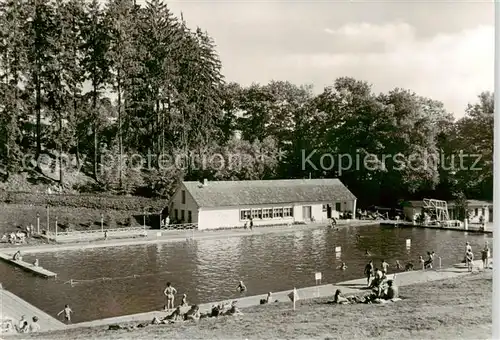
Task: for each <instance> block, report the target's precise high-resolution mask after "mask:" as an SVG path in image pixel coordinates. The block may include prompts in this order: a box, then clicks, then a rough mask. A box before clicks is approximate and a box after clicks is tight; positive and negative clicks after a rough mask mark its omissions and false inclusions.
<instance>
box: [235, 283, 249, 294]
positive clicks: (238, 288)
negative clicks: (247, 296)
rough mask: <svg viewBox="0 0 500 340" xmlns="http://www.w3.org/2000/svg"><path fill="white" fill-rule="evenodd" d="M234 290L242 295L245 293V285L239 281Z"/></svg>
mask: <svg viewBox="0 0 500 340" xmlns="http://www.w3.org/2000/svg"><path fill="white" fill-rule="evenodd" d="M236 289H237V290H238V291H239V292H240V293H244V292H246V291H247V287H246V286H245V284H244V283H243V281H240V283H239V284H238V287H236Z"/></svg>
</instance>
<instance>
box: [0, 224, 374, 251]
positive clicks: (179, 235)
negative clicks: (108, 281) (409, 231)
mask: <svg viewBox="0 0 500 340" xmlns="http://www.w3.org/2000/svg"><path fill="white" fill-rule="evenodd" d="M380 223H381V221H366V220H354V221H349V222H343V223H340V224H339V225H338V227H339V228H348V227H360V226H371V225H373V226H375V225H377V226H378V225H380ZM321 228H326V222H321V223H310V224H305V225H293V226H291V227H288V226H282V227H256V228H254V229H253V230H251V231H249V230H244V229H230V230H212V231H196V232H195V233H194V238H193V233H192V232H191V231H181V232H178V231H168V232H165V235H164V236H161V237H155V236H151V237H150V236H147V237H144V238H124V239H111V240H101V241H99V240H98V241H89V242H85V243H83V242H80V243H79V242H72V243H65V244H64V243H63V244H50V245H45V244H43V245H35V246H18V247H0V251H2V252H4V253H7V254H9V253H10V252H15V251H17V250H20V251H21V252H22V253H23V254H35V253H50V252H57V251H66V250H83V249H96V248H106V247H123V246H137V245H148V244H164V243H171V242H185V241H186V240H187V239H194V240H195V241H197V240H210V239H217V238H221V237H222V238H233V237H242V236H252V235H265V234H281V233H292V232H298V231H308V230H315V229H321ZM151 231H156V230H151Z"/></svg>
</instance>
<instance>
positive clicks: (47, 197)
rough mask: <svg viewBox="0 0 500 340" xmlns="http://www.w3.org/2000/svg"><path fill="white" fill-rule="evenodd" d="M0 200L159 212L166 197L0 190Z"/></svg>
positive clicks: (11, 202)
mask: <svg viewBox="0 0 500 340" xmlns="http://www.w3.org/2000/svg"><path fill="white" fill-rule="evenodd" d="M0 202H2V203H8V204H25V205H34V206H47V205H48V206H52V207H74V208H89V209H98V210H127V211H137V212H142V211H143V210H144V209H146V210H147V211H148V212H160V211H161V210H162V209H163V208H164V207H165V206H166V205H167V202H168V200H166V199H152V198H147V197H138V196H111V195H91V194H76V195H72V194H46V193H43V194H38V193H37V194H33V193H30V192H13V191H0Z"/></svg>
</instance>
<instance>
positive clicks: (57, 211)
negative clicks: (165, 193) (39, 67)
mask: <svg viewBox="0 0 500 340" xmlns="http://www.w3.org/2000/svg"><path fill="white" fill-rule="evenodd" d="M0 209H1V211H2V213H1V214H0V235H3V234H4V233H7V232H10V231H15V230H16V229H17V226H22V227H26V226H29V225H31V224H32V225H33V226H34V227H35V228H36V214H37V213H38V214H40V229H45V228H46V225H47V210H46V208H45V207H43V206H29V205H22V204H2V205H1V206H0ZM101 213H102V214H103V216H104V223H105V227H107V228H119V227H120V226H128V225H130V226H140V224H139V222H138V221H137V220H136V219H135V218H134V215H136V214H140V213H137V212H133V211H123V210H122V211H118V210H111V209H103V210H99V209H90V208H74V207H50V208H49V219H50V220H49V223H50V229H51V230H52V231H54V228H55V218H56V217H57V223H58V225H59V226H60V229H59V231H63V228H64V227H67V228H70V230H88V229H100V228H101V224H100V223H101V222H100V221H101Z"/></svg>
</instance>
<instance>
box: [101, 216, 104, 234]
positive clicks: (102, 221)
mask: <svg viewBox="0 0 500 340" xmlns="http://www.w3.org/2000/svg"><path fill="white" fill-rule="evenodd" d="M101 232H104V216H103V215H102V213H101Z"/></svg>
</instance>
